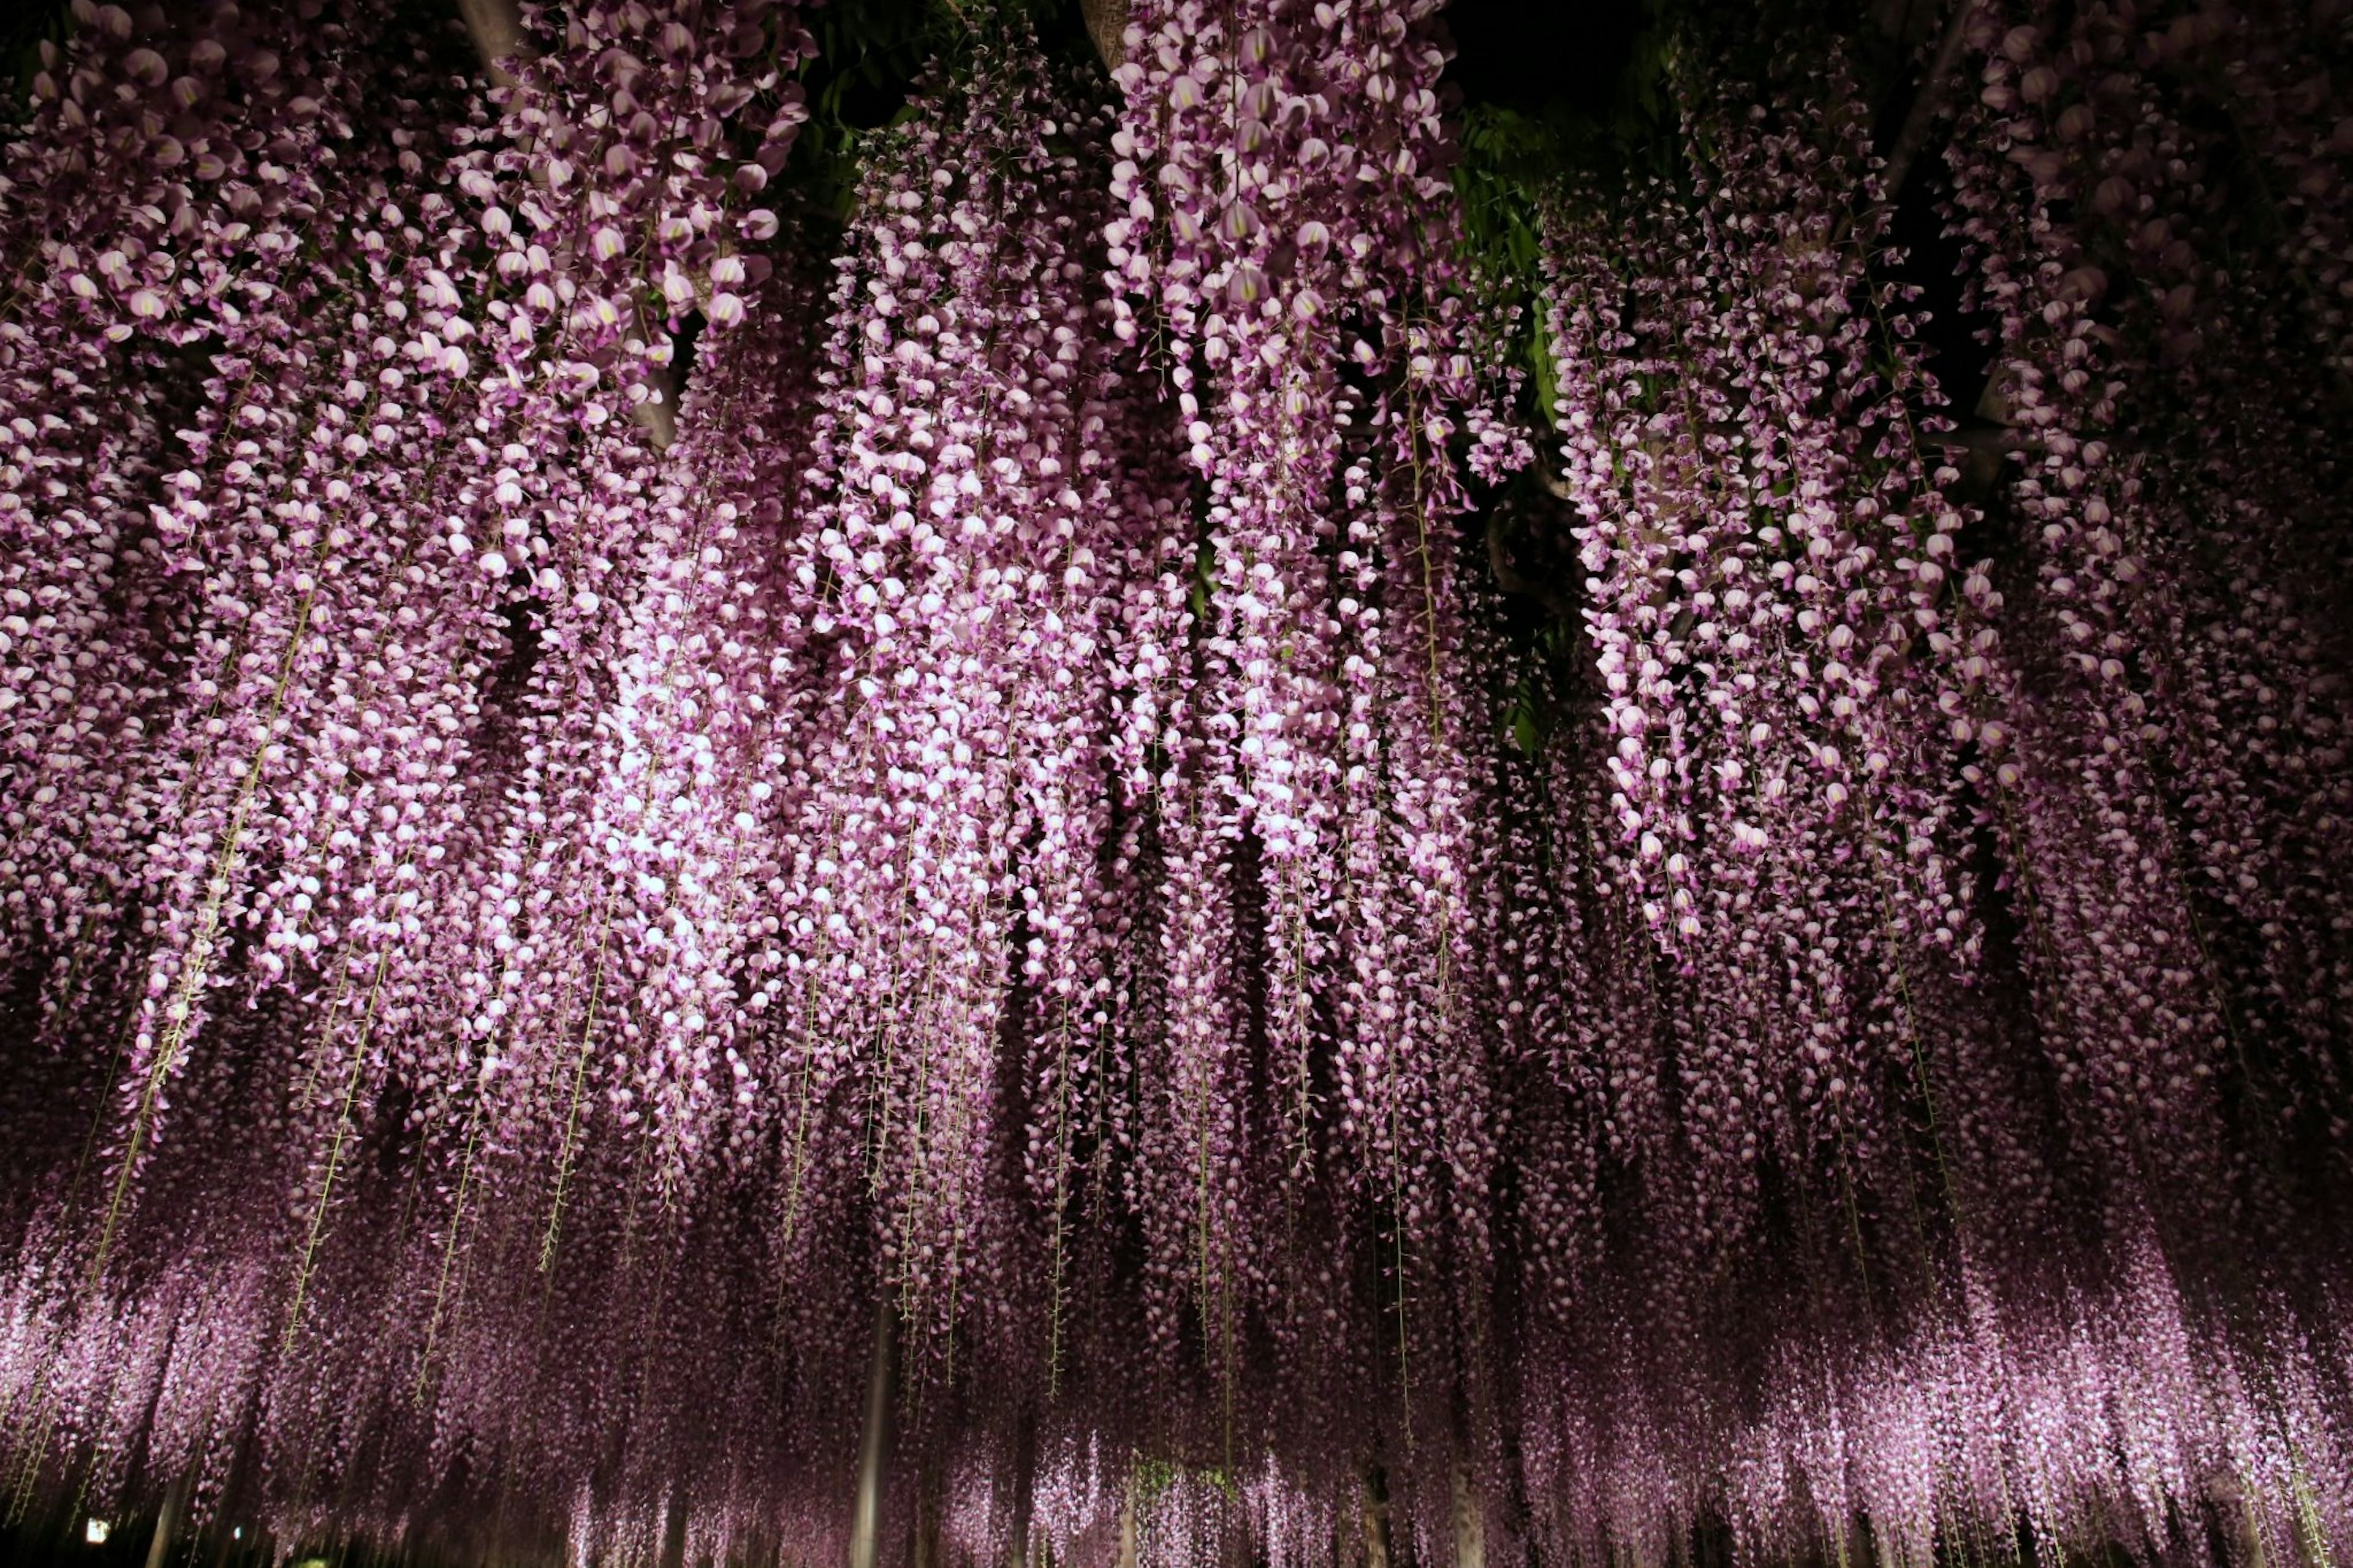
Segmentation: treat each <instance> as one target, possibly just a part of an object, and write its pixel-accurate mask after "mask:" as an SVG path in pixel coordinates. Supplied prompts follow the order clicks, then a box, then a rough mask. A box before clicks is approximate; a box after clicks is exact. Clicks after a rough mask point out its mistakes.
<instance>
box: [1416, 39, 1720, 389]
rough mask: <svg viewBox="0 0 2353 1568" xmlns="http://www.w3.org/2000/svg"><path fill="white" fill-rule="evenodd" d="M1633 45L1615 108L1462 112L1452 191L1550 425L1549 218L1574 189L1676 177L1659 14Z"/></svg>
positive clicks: (1486, 106) (1553, 104) (1668, 61)
mask: <svg viewBox="0 0 2353 1568" xmlns="http://www.w3.org/2000/svg"><path fill="white" fill-rule="evenodd" d="M1650 16H1651V20H1650V22H1649V24H1648V25H1647V26H1645V27H1644V29H1643V31H1642V32H1641V33H1640V34H1639V35H1638V36H1637V37H1636V38H1635V41H1634V47H1633V50H1632V53H1631V55H1630V58H1629V59H1628V60H1627V63H1626V68H1625V69H1624V70H1623V72H1621V73H1620V77H1619V79H1618V86H1617V90H1616V92H1615V94H1614V95H1613V97H1612V100H1611V101H1610V104H1609V108H1608V109H1607V110H1603V111H1602V112H1601V113H1599V114H1598V115H1597V114H1594V113H1592V112H1589V111H1588V110H1584V109H1581V108H1579V107H1578V106H1577V105H1575V104H1573V103H1571V102H1569V101H1568V100H1565V99H1558V98H1556V99H1554V100H1551V101H1550V102H1548V103H1546V105H1545V106H1544V108H1543V109H1542V110H1537V111H1535V112H1529V111H1525V110H1518V109H1513V108H1509V107H1506V106H1504V105H1501V104H1492V103H1473V104H1472V105H1470V106H1469V107H1468V108H1467V109H1466V110H1465V111H1464V113H1463V116H1462V129H1461V142H1460V149H1461V155H1460V157H1459V159H1458V160H1457V162H1456V163H1455V167H1454V188H1455V191H1456V193H1457V195H1460V196H1461V200H1462V216H1463V237H1464V242H1465V247H1466V248H1467V250H1468V252H1469V258H1470V261H1471V264H1472V271H1473V273H1474V275H1475V276H1476V278H1477V279H1478V280H1479V286H1480V287H1481V288H1482V289H1487V290H1490V291H1491V297H1492V299H1493V302H1494V303H1496V304H1498V305H1501V306H1504V307H1506V308H1508V309H1511V310H1515V311H1516V324H1515V327H1514V333H1513V339H1512V351H1513V358H1514V362H1515V363H1517V364H1518V365H1519V366H1520V368H1522V369H1524V370H1525V371H1526V372H1527V374H1528V384H1527V396H1528V399H1529V401H1530V402H1531V403H1532V405H1533V407H1532V408H1531V409H1530V410H1529V412H1530V413H1531V414H1534V415H1539V416H1542V417H1543V418H1544V419H1545V420H1546V421H1547V422H1549V421H1550V420H1551V418H1552V417H1553V398H1554V395H1555V392H1556V386H1557V382H1556V377H1555V374H1554V371H1553V364H1552V356H1551V353H1550V352H1549V349H1548V346H1547V344H1546V341H1545V333H1544V330H1543V328H1544V306H1543V300H1544V215H1545V211H1546V207H1547V206H1548V205H1550V204H1552V203H1554V202H1556V201H1557V200H1559V199H1560V197H1561V194H1562V193H1563V191H1564V190H1566V189H1567V187H1569V186H1570V185H1571V184H1577V183H1588V182H1590V183H1596V184H1611V183H1616V182H1620V181H1623V180H1625V179H1627V178H1628V177H1630V176H1632V175H1635V174H1643V173H1651V172H1660V171H1672V168H1673V167H1674V164H1675V163H1676V155H1677V150H1678V143H1677V134H1678V127H1677V123H1676V115H1675V110H1674V104H1673V99H1672V92H1671V90H1670V86H1669V82H1670V77H1671V74H1672V37H1673V34H1672V31H1671V30H1670V28H1669V27H1668V26H1666V25H1665V24H1664V23H1663V22H1662V19H1661V13H1660V11H1659V9H1658V6H1657V5H1656V4H1655V0H1654V4H1653V5H1651V8H1650Z"/></svg>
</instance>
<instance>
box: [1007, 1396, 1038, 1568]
mask: <svg viewBox="0 0 2353 1568" xmlns="http://www.w3.org/2000/svg"><path fill="white" fill-rule="evenodd" d="M1037 1468H1038V1423H1037V1418H1036V1416H1034V1415H1031V1414H1030V1411H1029V1406H1027V1405H1024V1406H1022V1409H1021V1415H1020V1416H1019V1418H1018V1420H1017V1422H1016V1423H1015V1425H1014V1428H1013V1539H1012V1540H1011V1541H1010V1542H1008V1543H1007V1551H1006V1554H1005V1563H1006V1568H1029V1519H1030V1515H1031V1513H1032V1512H1033V1511H1034V1510H1035V1509H1036V1506H1037V1505H1036V1497H1037V1492H1036V1489H1035V1481H1034V1478H1033V1474H1032V1472H1034V1471H1035V1470H1036V1469H1037Z"/></svg>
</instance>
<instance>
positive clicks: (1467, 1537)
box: [1454, 1459, 1487, 1568]
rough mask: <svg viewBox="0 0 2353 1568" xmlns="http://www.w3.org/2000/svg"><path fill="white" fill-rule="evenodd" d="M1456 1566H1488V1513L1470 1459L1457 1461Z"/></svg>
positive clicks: (1455, 1485)
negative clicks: (1481, 1500)
mask: <svg viewBox="0 0 2353 1568" xmlns="http://www.w3.org/2000/svg"><path fill="white" fill-rule="evenodd" d="M1454 1568H1487V1514H1486V1510H1484V1509H1482V1508H1481V1507H1480V1505H1479V1482H1478V1479H1477V1478H1476V1477H1474V1476H1472V1473H1471V1464H1470V1461H1469V1460H1467V1459H1457V1460H1456V1461H1455V1462H1454Z"/></svg>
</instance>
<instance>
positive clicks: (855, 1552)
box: [849, 1296, 899, 1568]
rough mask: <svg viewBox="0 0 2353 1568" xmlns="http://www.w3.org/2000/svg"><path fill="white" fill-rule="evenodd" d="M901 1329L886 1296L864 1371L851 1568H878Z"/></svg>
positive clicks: (851, 1526)
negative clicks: (863, 1412)
mask: <svg viewBox="0 0 2353 1568" xmlns="http://www.w3.org/2000/svg"><path fill="white" fill-rule="evenodd" d="M898 1330H899V1319H898V1314H897V1313H895V1312H893V1311H892V1310H891V1299H890V1298H889V1297H888V1296H885V1297H884V1298H883V1299H882V1300H881V1301H879V1302H877V1303H876V1304H875V1308H874V1359H873V1362H872V1363H871V1365H870V1366H869V1368H868V1370H867V1373H866V1429H865V1431H864V1432H863V1433H861V1434H860V1436H859V1440H858V1496H857V1499H856V1500H855V1501H854V1502H853V1503H852V1504H851V1507H850V1510H849V1568H875V1558H876V1556H877V1554H878V1549H879V1548H880V1547H881V1542H882V1467H883V1465H884V1464H885V1463H886V1462H887V1461H888V1458H889V1455H890V1448H891V1404H892V1397H893V1395H894V1393H895V1384H896V1383H897V1381H898V1378H897V1374H898V1371H899V1355H898V1345H897V1340H898Z"/></svg>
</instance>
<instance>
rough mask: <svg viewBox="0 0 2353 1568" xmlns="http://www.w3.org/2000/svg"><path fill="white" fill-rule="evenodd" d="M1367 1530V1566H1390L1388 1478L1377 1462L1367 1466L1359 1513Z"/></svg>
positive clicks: (1369, 1567)
mask: <svg viewBox="0 0 2353 1568" xmlns="http://www.w3.org/2000/svg"><path fill="white" fill-rule="evenodd" d="M1359 1517H1360V1518H1361V1520H1362V1521H1363V1524H1364V1531H1365V1568H1389V1489H1388V1477H1387V1476H1385V1475H1383V1474H1382V1473H1381V1467H1380V1466H1379V1464H1377V1463H1374V1464H1370V1465H1367V1466H1366V1467H1365V1490H1364V1497H1363V1503H1362V1509H1361V1512H1360V1514H1359Z"/></svg>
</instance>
